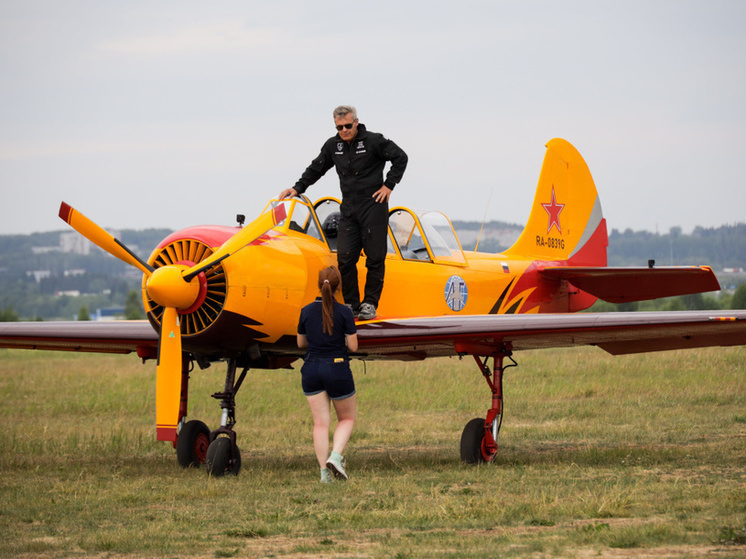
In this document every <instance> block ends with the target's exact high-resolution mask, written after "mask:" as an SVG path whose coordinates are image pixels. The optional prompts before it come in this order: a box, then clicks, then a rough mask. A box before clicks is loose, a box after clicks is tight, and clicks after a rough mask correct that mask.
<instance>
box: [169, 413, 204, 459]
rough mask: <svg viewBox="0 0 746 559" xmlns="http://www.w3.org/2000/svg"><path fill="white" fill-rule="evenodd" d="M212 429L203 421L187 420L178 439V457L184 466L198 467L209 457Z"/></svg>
mask: <svg viewBox="0 0 746 559" xmlns="http://www.w3.org/2000/svg"><path fill="white" fill-rule="evenodd" d="M209 446H210V429H208V428H207V425H205V424H204V423H202V422H201V421H195V420H192V421H187V423H186V424H185V425H184V427H182V428H181V432H180V433H179V437H178V438H177V439H176V459H177V460H178V461H179V464H180V465H181V467H183V468H197V467H199V466H201V465H202V464H204V463H205V460H206V459H207V448H208V447H209Z"/></svg>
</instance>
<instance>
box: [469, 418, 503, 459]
mask: <svg viewBox="0 0 746 559" xmlns="http://www.w3.org/2000/svg"><path fill="white" fill-rule="evenodd" d="M495 454H496V453H495V452H490V451H489V450H488V449H487V448H486V445H485V433H484V419H482V418H481V417H477V418H475V419H472V420H471V421H469V423H467V424H466V427H464V431H463V433H461V460H463V461H464V462H466V463H467V464H480V463H482V462H492V460H494V458H495Z"/></svg>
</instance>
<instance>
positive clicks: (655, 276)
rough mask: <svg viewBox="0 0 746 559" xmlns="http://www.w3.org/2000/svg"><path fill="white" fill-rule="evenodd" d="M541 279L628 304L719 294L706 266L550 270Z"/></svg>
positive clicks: (710, 270) (542, 273) (544, 271)
mask: <svg viewBox="0 0 746 559" xmlns="http://www.w3.org/2000/svg"><path fill="white" fill-rule="evenodd" d="M540 274H541V276H542V277H544V278H549V279H552V280H557V281H559V280H565V281H567V282H569V283H571V284H572V285H574V286H575V287H577V288H578V289H581V290H583V291H585V292H586V293H590V294H591V295H593V296H595V297H598V298H599V299H603V300H604V301H608V302H609V303H630V302H634V301H647V300H649V299H659V298H661V297H675V296H678V295H690V294H692V293H704V292H706V291H718V290H719V289H720V284H719V283H718V280H717V278H716V277H715V273H714V272H713V271H712V268H710V267H708V266H686V267H666V268H572V267H551V268H544V269H543V270H541V272H540Z"/></svg>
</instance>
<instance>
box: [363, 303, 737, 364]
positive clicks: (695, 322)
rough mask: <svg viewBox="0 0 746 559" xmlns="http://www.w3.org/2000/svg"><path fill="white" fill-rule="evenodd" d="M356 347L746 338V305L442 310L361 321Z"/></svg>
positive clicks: (439, 352) (729, 341) (483, 349)
mask: <svg viewBox="0 0 746 559" xmlns="http://www.w3.org/2000/svg"><path fill="white" fill-rule="evenodd" d="M358 339H359V341H360V348H359V353H361V354H364V355H366V356H367V357H368V358H372V359H376V358H377V359H403V360H410V359H424V358H426V357H436V356H445V355H460V354H474V355H491V354H492V353H494V352H495V350H496V349H497V348H499V347H500V346H501V345H502V344H510V346H511V347H512V348H513V350H521V349H543V348H552V347H567V346H578V345H591V346H598V347H600V348H602V349H604V350H605V351H607V352H609V353H611V354H614V355H619V354H627V353H643V352H648V351H663V350H670V349H687V348H696V347H708V346H731V345H746V311H717V312H715V311H676V312H631V313H578V314H523V315H480V316H455V315H451V316H438V317H423V318H411V319H401V320H382V321H377V322H370V323H364V324H360V325H359V326H358Z"/></svg>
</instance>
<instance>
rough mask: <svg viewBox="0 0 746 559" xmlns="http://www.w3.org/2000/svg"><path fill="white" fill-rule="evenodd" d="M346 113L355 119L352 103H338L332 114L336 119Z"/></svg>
mask: <svg viewBox="0 0 746 559" xmlns="http://www.w3.org/2000/svg"><path fill="white" fill-rule="evenodd" d="M348 114H351V115H352V118H354V119H355V120H357V109H356V108H355V107H353V106H352V105H340V106H339V107H337V108H336V109H334V112H333V113H332V116H333V117H334V119H335V120H336V119H338V118H341V117H343V116H345V115H348Z"/></svg>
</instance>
